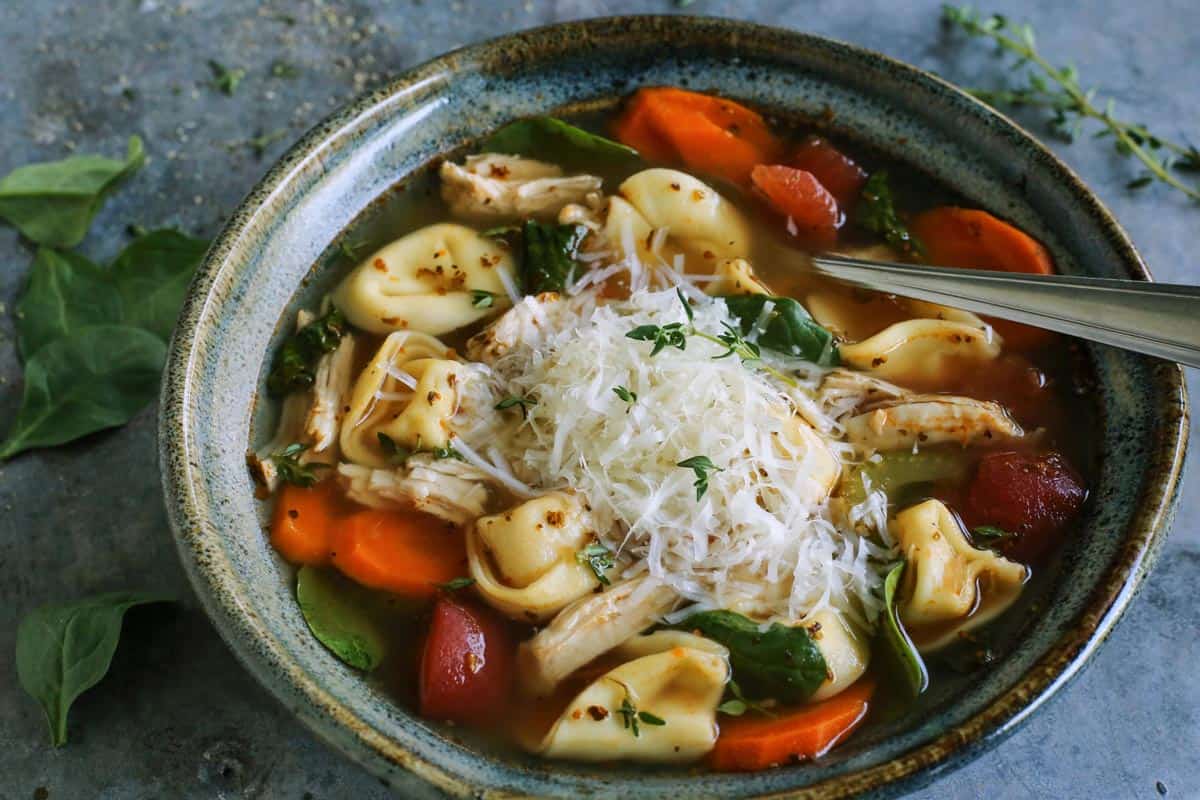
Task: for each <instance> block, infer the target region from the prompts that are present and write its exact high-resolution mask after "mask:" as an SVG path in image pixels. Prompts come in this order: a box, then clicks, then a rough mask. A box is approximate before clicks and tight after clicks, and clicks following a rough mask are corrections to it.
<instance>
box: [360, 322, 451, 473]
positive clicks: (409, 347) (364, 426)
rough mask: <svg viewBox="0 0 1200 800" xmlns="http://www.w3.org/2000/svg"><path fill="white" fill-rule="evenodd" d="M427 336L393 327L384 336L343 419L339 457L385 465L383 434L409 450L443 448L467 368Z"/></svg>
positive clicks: (449, 431) (447, 440)
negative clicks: (389, 332)
mask: <svg viewBox="0 0 1200 800" xmlns="http://www.w3.org/2000/svg"><path fill="white" fill-rule="evenodd" d="M453 355H454V354H453V352H452V351H451V350H450V349H449V348H447V347H446V346H445V345H444V344H442V343H441V342H439V341H438V340H437V339H435V338H433V337H432V336H426V335H425V334H423V333H412V332H407V331H398V332H396V333H393V334H391V335H390V336H388V337H387V338H386V339H384V341H383V344H382V345H381V346H380V348H379V350H378V352H376V354H375V357H374V358H372V359H371V362H370V364H368V365H367V368H366V369H364V370H363V371H362V374H361V375H359V378H358V381H357V382H356V383H355V384H354V390H353V391H352V392H351V394H350V409H349V411H347V412H346V416H345V418H344V419H343V421H342V432H341V437H340V440H339V443H340V444H341V448H342V457H343V458H345V459H346V460H347V461H350V462H352V463H355V464H362V465H364V466H368V467H386V466H388V464H389V459H388V455H389V454H388V453H387V452H385V451H384V445H383V441H382V440H381V438H380V434H382V435H383V436H384V437H386V438H387V439H390V440H391V441H392V442H393V443H394V444H395V445H397V446H399V447H404V448H407V449H409V450H414V451H415V450H435V449H437V448H442V447H448V446H449V444H450V437H451V436H452V435H453V430H452V429H451V427H450V420H451V419H452V418H453V417H454V414H455V412H456V411H457V410H458V402H459V394H460V392H461V391H462V388H463V385H464V382H465V381H466V380H468V376H469V375H470V371H469V370H468V369H467V367H466V366H465V365H464V364H462V363H461V362H459V361H455V360H453Z"/></svg>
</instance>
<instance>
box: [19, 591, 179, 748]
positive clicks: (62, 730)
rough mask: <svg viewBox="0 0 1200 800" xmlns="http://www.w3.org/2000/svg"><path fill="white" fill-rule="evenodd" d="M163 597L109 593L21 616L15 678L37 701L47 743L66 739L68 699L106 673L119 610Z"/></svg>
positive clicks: (71, 700)
mask: <svg viewBox="0 0 1200 800" xmlns="http://www.w3.org/2000/svg"><path fill="white" fill-rule="evenodd" d="M169 600H170V598H167V597H164V596H162V595H157V594H146V593H139V592H114V593H111V594H103V595H99V596H97V597H91V598H88V599H87V600H82V601H80V602H78V603H74V604H71V605H62V606H44V607H42V608H39V609H36V610H35V611H33V612H31V613H30V614H28V615H27V616H26V617H25V618H24V619H23V620H21V624H20V627H18V628H17V654H16V656H17V658H16V660H17V679H18V680H19V681H20V682H21V687H22V688H23V689H24V690H25V691H26V692H28V693H29V695H30V696H31V697H33V698H34V699H35V700H37V701H38V703H39V704H41V706H42V710H43V711H44V712H45V714H46V722H47V724H49V726H50V741H51V743H52V744H54V745H55V746H56V747H57V746H59V745H63V744H66V741H67V713H68V712H69V711H70V710H71V704H72V703H74V702H75V698H77V697H79V695H81V694H83V693H84V692H85V691H87V690H88V689H90V688H91V687H93V686H95V685H96V684H97V683H99V682H100V679H101V678H103V677H104V675H105V674H106V673H107V672H108V668H109V666H110V665H111V663H112V657H113V653H114V652H116V649H117V642H118V641H119V639H120V637H121V622H122V620H123V619H124V618H125V612H126V611H128V610H129V609H131V608H133V607H134V606H139V605H144V604H147V603H162V602H168V601H169Z"/></svg>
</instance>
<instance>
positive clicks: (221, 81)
mask: <svg viewBox="0 0 1200 800" xmlns="http://www.w3.org/2000/svg"><path fill="white" fill-rule="evenodd" d="M208 68H209V69H210V70H212V74H213V77H212V85H213V88H215V89H217V90H218V91H221V92H224V93H225V94H227V95H229V96H230V97H232V96H233V93H234V92H236V91H237V88H238V85H239V84H240V83H241V82H242V78H244V77H246V70H244V69H242V68H241V67H232V68H231V67H226V66H225V65H224V64H221V63H220V62H218V61H213V60H211V59H210V60H209V62H208Z"/></svg>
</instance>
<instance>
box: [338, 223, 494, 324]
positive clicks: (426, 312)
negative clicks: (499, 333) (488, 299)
mask: <svg viewBox="0 0 1200 800" xmlns="http://www.w3.org/2000/svg"><path fill="white" fill-rule="evenodd" d="M515 274H516V267H515V265H514V262H513V257H512V255H511V253H509V251H508V250H507V249H506V248H504V247H503V246H502V245H500V244H499V243H497V242H496V241H495V240H494V239H491V238H489V237H487V236H484V235H483V234H481V233H479V232H477V231H474V230H471V229H470V228H467V227H464V226H462V225H456V224H453V223H439V224H437V225H429V226H427V227H424V228H421V229H420V230H418V231H415V232H413V233H410V234H408V235H407V236H403V237H401V238H399V239H397V240H396V241H394V242H392V243H391V244H389V245H387V246H386V247H384V248H383V249H381V250H379V251H377V252H376V253H374V254H372V255H371V256H370V257H369V258H368V259H367V260H366V261H364V262H363V263H362V264H360V265H359V266H358V267H356V268H355V270H354V271H353V272H351V273H350V274H349V275H348V276H346V278H345V280H343V281H342V282H341V284H339V285H338V287H337V289H336V290H335V291H334V293H333V302H334V305H336V306H337V307H338V308H339V309H341V310H342V312H343V313H344V314H345V315H346V318H347V319H349V320H350V322H352V323H353V324H354V325H356V326H357V327H359V328H362V329H363V330H366V331H370V332H372V333H390V332H392V331H399V330H411V331H418V332H421V333H427V334H429V335H431V336H440V335H442V334H444V333H449V332H451V331H454V330H457V329H458V328H461V327H463V326H465V325H470V324H471V323H473V322H476V321H478V320H481V319H483V318H484V317H486V316H489V315H490V314H493V313H495V312H496V311H499V310H502V309H504V308H506V307H508V305H509V302H510V301H509V295H508V292H507V291H506V290H505V284H506V282H507V283H508V285H515V278H514V276H515ZM475 291H484V292H489V293H491V294H492V295H494V299H493V302H492V303H491V305H489V306H488V307H487V308H477V307H476V305H475V304H474V297H473V295H472V292H475Z"/></svg>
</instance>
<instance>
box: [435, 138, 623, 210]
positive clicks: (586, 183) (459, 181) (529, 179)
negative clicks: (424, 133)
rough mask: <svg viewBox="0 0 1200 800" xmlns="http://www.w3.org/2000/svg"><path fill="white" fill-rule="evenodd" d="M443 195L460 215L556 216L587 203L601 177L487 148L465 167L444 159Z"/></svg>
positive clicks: (596, 188) (447, 202) (442, 169)
mask: <svg viewBox="0 0 1200 800" xmlns="http://www.w3.org/2000/svg"><path fill="white" fill-rule="evenodd" d="M441 178H442V199H443V200H445V201H446V204H447V205H448V206H450V210H451V211H452V212H453V213H454V214H455V215H456V216H459V217H466V218H468V219H482V220H490V219H501V218H518V217H542V218H547V219H553V218H554V217H555V216H556V215H557V214H558V213H559V211H560V210H561V209H562V208H563V207H564V206H566V205H568V204H571V203H584V202H586V201H587V199H588V195H589V194H592V193H595V192H598V191H599V190H600V186H601V185H602V183H603V181H602V180H601V179H600V178H598V177H596V176H595V175H566V176H564V175H563V171H562V169H561V168H559V167H558V166H555V165H554V164H547V163H544V162H542V161H534V160H533V159H529V158H521V157H520V156H507V155H501V154H499V153H483V154H482V155H476V156H467V159H466V162H465V163H463V164H462V165H461V166H460V165H458V164H455V163H453V162H450V161H446V162H444V163H443V164H442V168H441Z"/></svg>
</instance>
